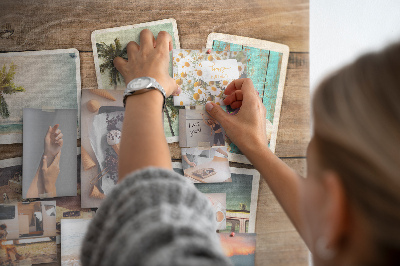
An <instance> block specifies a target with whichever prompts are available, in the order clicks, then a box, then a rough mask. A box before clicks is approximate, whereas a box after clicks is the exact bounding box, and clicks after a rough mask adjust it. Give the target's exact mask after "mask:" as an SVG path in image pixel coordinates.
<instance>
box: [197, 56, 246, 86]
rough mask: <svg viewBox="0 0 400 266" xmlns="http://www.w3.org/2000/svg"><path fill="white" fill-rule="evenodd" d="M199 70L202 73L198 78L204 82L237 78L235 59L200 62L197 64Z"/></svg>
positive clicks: (237, 71)
mask: <svg viewBox="0 0 400 266" xmlns="http://www.w3.org/2000/svg"><path fill="white" fill-rule="evenodd" d="M199 68H200V70H201V71H202V75H201V76H200V78H201V79H202V80H203V81H205V82H209V81H222V80H233V79H238V78H239V70H238V62H237V61H236V59H226V60H214V61H202V62H201V63H199Z"/></svg>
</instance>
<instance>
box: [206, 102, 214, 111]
mask: <svg viewBox="0 0 400 266" xmlns="http://www.w3.org/2000/svg"><path fill="white" fill-rule="evenodd" d="M213 108H214V105H213V104H212V103H211V102H207V103H206V110H207V111H211V110H212V109H213Z"/></svg>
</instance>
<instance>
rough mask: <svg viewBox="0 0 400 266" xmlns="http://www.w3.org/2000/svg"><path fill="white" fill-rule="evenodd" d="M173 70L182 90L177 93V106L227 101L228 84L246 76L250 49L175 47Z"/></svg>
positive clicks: (175, 98)
mask: <svg viewBox="0 0 400 266" xmlns="http://www.w3.org/2000/svg"><path fill="white" fill-rule="evenodd" d="M172 54H173V72H174V79H175V80H176V83H177V84H178V85H179V86H181V89H182V92H181V93H180V94H179V95H178V96H174V105H175V106H181V105H185V106H191V105H204V104H205V103H207V102H208V101H212V102H216V103H217V104H219V105H224V102H223V100H224V99H225V94H224V91H225V88H226V87H227V85H228V84H229V83H231V82H232V81H233V80H235V79H238V78H241V77H246V62H247V57H246V51H245V50H242V51H239V52H238V51H232V52H231V51H212V50H206V49H203V50H183V49H176V50H173V52H172Z"/></svg>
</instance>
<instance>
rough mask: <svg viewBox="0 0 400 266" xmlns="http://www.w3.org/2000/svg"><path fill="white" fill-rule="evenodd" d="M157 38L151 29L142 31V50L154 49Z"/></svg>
mask: <svg viewBox="0 0 400 266" xmlns="http://www.w3.org/2000/svg"><path fill="white" fill-rule="evenodd" d="M154 45H155V39H154V35H153V33H152V32H151V31H150V30H149V29H144V30H142V31H141V32H140V48H139V49H140V50H142V51H149V50H152V49H154Z"/></svg>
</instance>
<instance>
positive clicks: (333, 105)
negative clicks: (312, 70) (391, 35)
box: [306, 44, 400, 263]
mask: <svg viewBox="0 0 400 266" xmlns="http://www.w3.org/2000/svg"><path fill="white" fill-rule="evenodd" d="M313 114H314V136H313V140H312V141H311V143H310V148H309V153H312V154H310V155H311V157H313V158H310V159H312V161H313V162H314V163H315V164H318V166H317V167H315V166H313V165H311V164H309V168H311V169H309V170H310V171H311V172H312V173H311V174H312V175H313V176H311V178H313V177H315V178H320V179H322V178H324V175H329V173H330V174H332V175H334V176H337V179H338V183H339V186H341V187H342V189H343V195H344V197H343V198H344V203H345V204H344V207H345V208H347V209H348V213H347V214H346V213H345V214H343V217H344V218H343V221H341V222H339V223H341V225H342V227H341V228H342V229H343V230H342V232H343V236H341V237H340V239H337V241H339V242H338V243H339V245H337V243H336V244H335V245H336V247H335V248H338V249H340V246H341V245H342V244H343V245H346V241H347V244H349V241H352V240H350V239H346V238H350V236H351V234H353V232H346V230H347V229H348V228H352V226H353V227H354V223H357V224H358V225H359V226H362V228H363V230H364V229H365V230H364V232H363V233H364V235H363V236H362V237H364V238H365V239H368V240H369V241H370V242H369V244H365V247H367V246H369V248H370V249H371V250H373V252H372V253H373V257H374V258H373V259H376V260H378V261H381V262H382V261H383V262H384V263H392V262H394V261H393V260H397V261H396V262H397V263H398V262H399V259H398V258H397V256H398V252H400V44H395V45H392V46H390V47H388V48H387V49H385V50H384V51H382V52H379V53H370V54H367V55H364V56H362V57H361V58H359V59H358V60H356V61H355V62H354V63H352V64H350V65H348V66H346V67H344V68H342V69H341V70H339V71H337V72H336V73H334V74H332V75H331V76H329V77H328V78H326V79H325V80H324V81H323V82H322V83H321V84H320V86H319V87H318V89H317V91H316V92H315V94H314V100H313ZM309 182H311V181H309ZM325 185H326V184H325ZM331 185H332V184H331ZM333 186H334V185H333ZM328 190H329V189H328ZM339 190H340V189H339ZM306 209H307V207H306ZM351 223H352V224H351ZM345 227H346V228H347V229H346V228H345ZM355 230H358V229H355ZM321 231H323V230H322V229H321ZM319 233H320V234H323V232H319ZM346 235H347V236H346ZM313 239H314V242H317V241H316V239H320V237H318V236H315V235H314V236H313ZM343 245H342V246H343ZM361 245H362V243H361ZM372 253H370V254H372ZM371 256H372V255H371ZM366 258H368V256H366ZM385 259H386V261H385Z"/></svg>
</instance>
